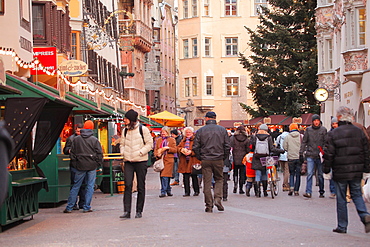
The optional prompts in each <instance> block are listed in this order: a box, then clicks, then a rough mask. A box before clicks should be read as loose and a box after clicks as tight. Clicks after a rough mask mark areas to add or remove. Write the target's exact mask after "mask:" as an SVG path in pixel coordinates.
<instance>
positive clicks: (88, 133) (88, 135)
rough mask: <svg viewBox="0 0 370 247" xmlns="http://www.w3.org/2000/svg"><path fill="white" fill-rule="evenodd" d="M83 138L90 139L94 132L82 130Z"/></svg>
mask: <svg viewBox="0 0 370 247" xmlns="http://www.w3.org/2000/svg"><path fill="white" fill-rule="evenodd" d="M80 133H81V136H82V138H88V137H90V136H92V135H94V132H93V131H92V130H91V129H81V132H80Z"/></svg>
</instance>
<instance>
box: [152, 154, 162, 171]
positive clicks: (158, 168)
mask: <svg viewBox="0 0 370 247" xmlns="http://www.w3.org/2000/svg"><path fill="white" fill-rule="evenodd" d="M153 169H154V171H155V172H161V171H162V170H163V169H164V162H163V156H162V157H161V158H160V159H159V160H157V161H155V162H154V164H153Z"/></svg>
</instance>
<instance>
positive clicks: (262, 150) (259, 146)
mask: <svg viewBox="0 0 370 247" xmlns="http://www.w3.org/2000/svg"><path fill="white" fill-rule="evenodd" d="M254 153H255V154H267V155H269V154H270V150H269V142H268V138H266V139H265V140H263V141H260V140H259V139H258V138H256V148H255V149H254Z"/></svg>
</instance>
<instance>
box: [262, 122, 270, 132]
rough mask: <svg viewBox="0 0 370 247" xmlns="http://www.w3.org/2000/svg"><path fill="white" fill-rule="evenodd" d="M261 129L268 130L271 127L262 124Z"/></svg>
mask: <svg viewBox="0 0 370 247" xmlns="http://www.w3.org/2000/svg"><path fill="white" fill-rule="evenodd" d="M260 130H266V131H268V130H269V127H267V125H266V124H261V126H260Z"/></svg>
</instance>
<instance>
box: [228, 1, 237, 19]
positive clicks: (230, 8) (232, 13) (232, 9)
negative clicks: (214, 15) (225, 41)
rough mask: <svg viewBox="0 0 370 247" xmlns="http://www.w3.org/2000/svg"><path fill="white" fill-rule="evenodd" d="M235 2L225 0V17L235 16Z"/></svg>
mask: <svg viewBox="0 0 370 247" xmlns="http://www.w3.org/2000/svg"><path fill="white" fill-rule="evenodd" d="M236 7H237V6H236V0H225V16H236V10H237V8H236Z"/></svg>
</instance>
